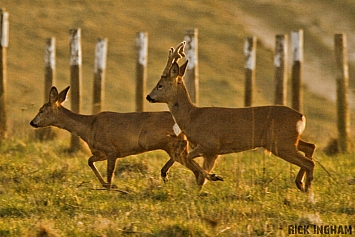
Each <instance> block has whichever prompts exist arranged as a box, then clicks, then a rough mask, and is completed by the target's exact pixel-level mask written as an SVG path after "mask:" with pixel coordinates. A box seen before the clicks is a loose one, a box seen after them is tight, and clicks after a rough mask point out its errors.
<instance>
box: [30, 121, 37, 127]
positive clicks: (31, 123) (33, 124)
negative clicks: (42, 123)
mask: <svg viewBox="0 0 355 237" xmlns="http://www.w3.org/2000/svg"><path fill="white" fill-rule="evenodd" d="M30 125H31V126H32V127H34V128H38V126H37V125H36V124H35V123H34V122H33V121H31V122H30Z"/></svg>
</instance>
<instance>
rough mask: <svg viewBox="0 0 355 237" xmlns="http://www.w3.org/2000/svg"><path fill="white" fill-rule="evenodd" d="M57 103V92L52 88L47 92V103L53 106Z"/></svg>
mask: <svg viewBox="0 0 355 237" xmlns="http://www.w3.org/2000/svg"><path fill="white" fill-rule="evenodd" d="M57 101H58V90H57V88H56V87H55V86H53V87H52V88H51V90H50V92H49V103H51V104H55V103H56V102H57Z"/></svg>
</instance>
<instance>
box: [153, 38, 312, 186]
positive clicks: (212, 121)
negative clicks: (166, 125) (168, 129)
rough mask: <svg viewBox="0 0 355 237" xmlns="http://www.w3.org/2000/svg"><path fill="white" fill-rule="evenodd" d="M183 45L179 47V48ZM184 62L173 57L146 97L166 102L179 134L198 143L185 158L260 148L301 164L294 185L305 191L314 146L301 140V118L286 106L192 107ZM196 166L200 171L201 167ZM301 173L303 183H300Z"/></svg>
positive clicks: (303, 120) (210, 177) (213, 178)
mask: <svg viewBox="0 0 355 237" xmlns="http://www.w3.org/2000/svg"><path fill="white" fill-rule="evenodd" d="M184 45H185V44H180V45H179V46H178V47H180V48H179V51H181V47H184ZM187 63H188V62H186V63H185V64H183V65H182V66H181V67H179V65H178V64H177V62H176V61H175V62H173V64H172V65H171V66H170V69H169V73H168V75H166V74H164V75H163V76H162V77H161V79H160V81H159V82H158V84H157V86H156V87H155V88H154V89H153V90H152V92H151V93H150V94H149V95H148V96H147V99H148V100H149V101H150V102H160V103H166V104H168V107H169V110H170V112H171V114H172V116H173V117H174V119H175V121H176V122H177V124H178V125H179V127H180V129H181V130H182V132H183V133H184V134H185V135H186V136H187V138H188V140H189V141H190V142H191V143H194V144H196V147H195V148H194V149H193V150H192V151H191V152H190V153H189V154H188V156H187V160H188V161H191V160H192V159H194V158H196V157H198V156H202V155H203V156H205V157H209V156H210V157H214V156H216V155H219V154H227V153H233V152H241V151H245V150H250V149H254V148H256V147H263V148H265V149H267V150H269V151H271V152H272V153H273V154H275V155H276V156H279V157H280V158H282V159H284V160H286V161H288V162H290V163H292V164H295V165H297V166H299V167H300V168H301V169H300V171H299V173H298V175H297V177H296V185H297V187H298V188H299V189H300V190H302V191H307V189H309V188H310V186H311V182H312V180H313V170H314V162H313V161H312V157H313V153H314V151H315V145H314V144H311V143H307V142H305V141H302V140H301V139H300V135H301V132H302V130H303V129H302V128H304V125H305V117H304V116H303V115H302V114H300V113H299V112H297V111H295V110H293V109H291V108H289V107H286V106H259V107H248V108H220V107H204V108H200V107H196V106H195V105H193V104H192V102H191V100H190V97H189V95H188V92H187V90H186V87H185V84H184V81H183V76H184V74H185V71H186V67H187ZM165 71H166V69H165ZM299 151H302V152H304V153H305V155H303V154H301V153H300V152H299ZM192 164H194V163H192ZM194 167H195V169H197V170H199V171H200V172H204V171H203V170H202V169H201V167H199V166H196V165H194ZM204 174H205V177H206V178H207V179H209V180H219V178H218V176H216V175H211V174H209V173H207V172H204ZM305 174H307V181H306V184H305V185H304V184H303V178H304V176H305Z"/></svg>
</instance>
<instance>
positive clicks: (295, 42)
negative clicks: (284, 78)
mask: <svg viewBox="0 0 355 237" xmlns="http://www.w3.org/2000/svg"><path fill="white" fill-rule="evenodd" d="M291 44H292V57H293V60H292V78H291V80H292V108H293V109H295V110H298V111H302V94H303V93H302V63H303V30H298V31H292V32H291Z"/></svg>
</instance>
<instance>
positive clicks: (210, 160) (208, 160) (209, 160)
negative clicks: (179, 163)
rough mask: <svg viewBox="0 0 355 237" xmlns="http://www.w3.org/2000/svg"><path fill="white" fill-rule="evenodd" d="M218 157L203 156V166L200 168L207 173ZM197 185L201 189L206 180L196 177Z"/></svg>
mask: <svg viewBox="0 0 355 237" xmlns="http://www.w3.org/2000/svg"><path fill="white" fill-rule="evenodd" d="M217 157H218V155H214V154H212V155H204V156H203V166H202V168H203V169H204V170H205V171H207V172H208V173H209V172H211V171H212V169H213V167H214V165H215V162H216V159H217ZM196 180H197V183H198V184H199V185H200V186H201V187H202V186H203V185H205V184H206V183H207V179H205V178H204V177H201V176H199V177H196Z"/></svg>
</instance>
